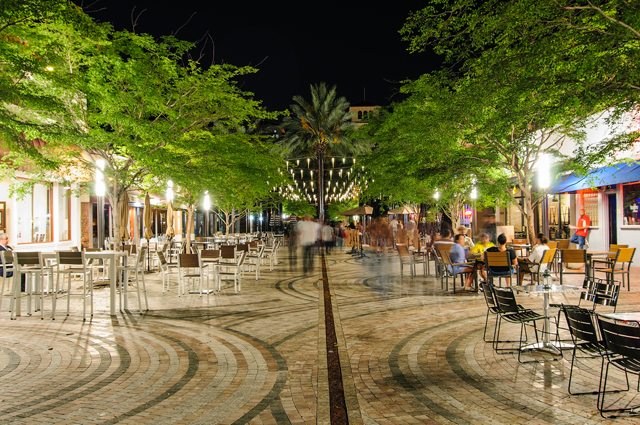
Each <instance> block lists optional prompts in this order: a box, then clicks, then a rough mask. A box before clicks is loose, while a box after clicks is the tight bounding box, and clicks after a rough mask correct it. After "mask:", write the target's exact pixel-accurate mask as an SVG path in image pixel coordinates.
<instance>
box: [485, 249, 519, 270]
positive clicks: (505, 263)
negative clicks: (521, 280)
mask: <svg viewBox="0 0 640 425" xmlns="http://www.w3.org/2000/svg"><path fill="white" fill-rule="evenodd" d="M484 255H485V261H486V263H487V269H489V268H490V267H512V266H513V265H512V264H511V262H510V261H509V253H508V252H507V251H504V252H488V251H485V253H484Z"/></svg>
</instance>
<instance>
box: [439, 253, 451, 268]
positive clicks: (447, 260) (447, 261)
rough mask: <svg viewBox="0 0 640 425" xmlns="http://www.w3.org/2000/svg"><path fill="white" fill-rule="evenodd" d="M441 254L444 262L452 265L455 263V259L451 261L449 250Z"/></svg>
mask: <svg viewBox="0 0 640 425" xmlns="http://www.w3.org/2000/svg"><path fill="white" fill-rule="evenodd" d="M440 255H442V262H443V263H444V264H445V265H447V266H450V265H451V264H453V261H451V257H450V256H449V251H442V252H440Z"/></svg>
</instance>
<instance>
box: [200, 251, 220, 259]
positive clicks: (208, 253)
mask: <svg viewBox="0 0 640 425" xmlns="http://www.w3.org/2000/svg"><path fill="white" fill-rule="evenodd" d="M200 258H220V250H219V249H203V250H202V251H200Z"/></svg>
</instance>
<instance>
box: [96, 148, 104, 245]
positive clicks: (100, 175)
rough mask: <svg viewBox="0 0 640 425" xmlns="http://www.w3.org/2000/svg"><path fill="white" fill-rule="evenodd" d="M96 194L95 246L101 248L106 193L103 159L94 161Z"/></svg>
mask: <svg viewBox="0 0 640 425" xmlns="http://www.w3.org/2000/svg"><path fill="white" fill-rule="evenodd" d="M96 165H97V166H98V168H96V176H95V178H96V196H97V198H98V208H97V210H98V217H97V221H96V222H97V225H98V246H97V248H101V247H102V246H103V243H104V195H105V193H106V185H105V182H104V159H99V160H97V161H96Z"/></svg>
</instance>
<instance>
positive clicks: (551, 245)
mask: <svg viewBox="0 0 640 425" xmlns="http://www.w3.org/2000/svg"><path fill="white" fill-rule="evenodd" d="M547 246H548V247H549V249H558V242H551V241H549V242H547Z"/></svg>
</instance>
